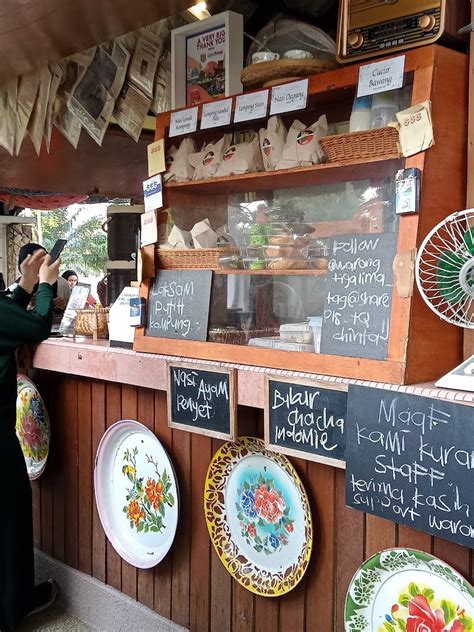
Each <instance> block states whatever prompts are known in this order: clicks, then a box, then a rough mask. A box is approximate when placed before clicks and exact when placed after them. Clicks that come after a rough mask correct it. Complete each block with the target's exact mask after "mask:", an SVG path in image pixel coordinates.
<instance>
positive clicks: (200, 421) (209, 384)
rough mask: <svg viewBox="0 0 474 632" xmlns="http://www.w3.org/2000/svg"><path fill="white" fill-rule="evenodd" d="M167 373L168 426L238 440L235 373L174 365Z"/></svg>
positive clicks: (208, 367)
mask: <svg viewBox="0 0 474 632" xmlns="http://www.w3.org/2000/svg"><path fill="white" fill-rule="evenodd" d="M200 366H201V365H200ZM167 370H168V425H169V426H170V427H171V428H178V429H180V430H188V431H190V432H196V433H198V434H204V435H207V436H208V437H217V438H218V439H235V419H236V406H237V398H236V395H235V371H234V370H233V369H222V368H220V367H219V368H215V367H212V366H207V365H206V366H205V369H201V368H199V369H198V368H197V367H196V365H194V364H185V363H171V362H170V363H168V367H167Z"/></svg>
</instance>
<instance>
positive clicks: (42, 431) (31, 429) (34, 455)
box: [16, 374, 50, 481]
mask: <svg viewBox="0 0 474 632" xmlns="http://www.w3.org/2000/svg"><path fill="white" fill-rule="evenodd" d="M16 384H17V397H16V434H17V437H18V439H19V441H20V445H21V449H22V451H23V456H24V457H25V462H26V469H27V470H28V476H29V477H30V480H32V481H34V480H35V479H37V478H39V477H40V476H41V474H42V473H43V472H44V469H45V467H46V462H47V460H48V454H49V441H50V428H49V417H48V412H47V410H46V407H45V405H44V402H43V400H42V398H41V395H40V394H39V392H38V389H37V388H36V386H35V385H34V384H33V382H32V381H31V380H30V379H29V378H27V377H26V375H21V374H19V375H17V378H16Z"/></svg>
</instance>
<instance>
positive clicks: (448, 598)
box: [344, 549, 474, 632]
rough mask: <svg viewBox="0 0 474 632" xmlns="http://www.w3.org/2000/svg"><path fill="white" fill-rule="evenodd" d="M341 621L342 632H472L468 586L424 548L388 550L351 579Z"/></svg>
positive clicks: (473, 608)
mask: <svg viewBox="0 0 474 632" xmlns="http://www.w3.org/2000/svg"><path fill="white" fill-rule="evenodd" d="M344 621H345V629H346V632H472V631H473V630H474V589H473V587H472V586H471V585H470V584H469V583H468V582H467V581H466V580H465V579H464V578H463V577H462V576H461V575H460V574H459V573H458V572H457V571H455V570H454V569H452V568H451V567H450V566H448V565H447V564H446V563H445V562H442V561H441V560H439V559H438V558H436V557H433V556H432V555H429V554H428V553H422V552H421V551H414V550H413V549H388V550H386V551H382V552H381V553H377V554H376V555H374V556H373V557H371V558H370V559H368V560H367V561H366V562H364V564H362V566H361V567H360V568H359V570H358V571H357V573H356V574H355V575H354V577H353V578H352V582H351V584H350V586H349V590H348V593H347V597H346V609H345V618H344Z"/></svg>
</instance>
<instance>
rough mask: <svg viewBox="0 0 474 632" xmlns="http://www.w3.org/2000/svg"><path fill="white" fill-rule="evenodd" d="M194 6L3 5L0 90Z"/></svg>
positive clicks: (149, 1) (144, 2)
mask: <svg viewBox="0 0 474 632" xmlns="http://www.w3.org/2000/svg"><path fill="white" fill-rule="evenodd" d="M193 4H194V0H135V2H130V1H129V0H100V2H97V0H74V2H69V1H68V2H65V1H64V0H28V1H25V0H20V1H19V0H2V2H1V6H0V33H1V34H2V63H1V64H0V85H1V84H2V83H4V82H5V81H6V80H7V79H9V78H11V77H16V76H18V75H22V74H24V73H26V72H29V71H30V70H34V69H35V68H39V67H41V66H42V65H44V64H46V63H48V62H49V61H58V60H59V59H62V58H63V57H67V56H68V55H72V54H73V53H77V52H79V51H81V50H85V49H86V48H89V47H90V46H93V45H95V44H100V43H101V42H104V41H106V40H108V39H113V38H115V37H117V36H118V35H122V34H123V33H128V32H130V31H134V30H136V29H138V28H140V27H142V26H146V25H147V24H152V23H153V22H156V21H157V20H160V19H161V18H164V17H167V16H169V15H172V14H174V13H178V12H180V11H183V10H185V9H187V8H188V7H189V6H191V5H193Z"/></svg>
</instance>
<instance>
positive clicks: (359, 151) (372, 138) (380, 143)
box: [319, 127, 401, 162]
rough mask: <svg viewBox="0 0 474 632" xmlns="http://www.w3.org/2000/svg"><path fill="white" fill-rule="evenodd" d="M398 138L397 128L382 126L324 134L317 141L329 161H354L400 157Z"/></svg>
mask: <svg viewBox="0 0 474 632" xmlns="http://www.w3.org/2000/svg"><path fill="white" fill-rule="evenodd" d="M398 140H399V134H398V130H396V129H395V128H394V127H383V128H382V129H372V130H368V131H366V132H353V133H352V134H338V135H337V136H325V137H324V138H321V139H320V141H319V142H320V143H321V147H322V148H323V150H324V152H325V154H326V155H327V157H328V160H329V162H356V161H358V160H370V159H374V160H377V159H378V160H387V159H389V158H400V156H401V154H400V146H399V142H398Z"/></svg>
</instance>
